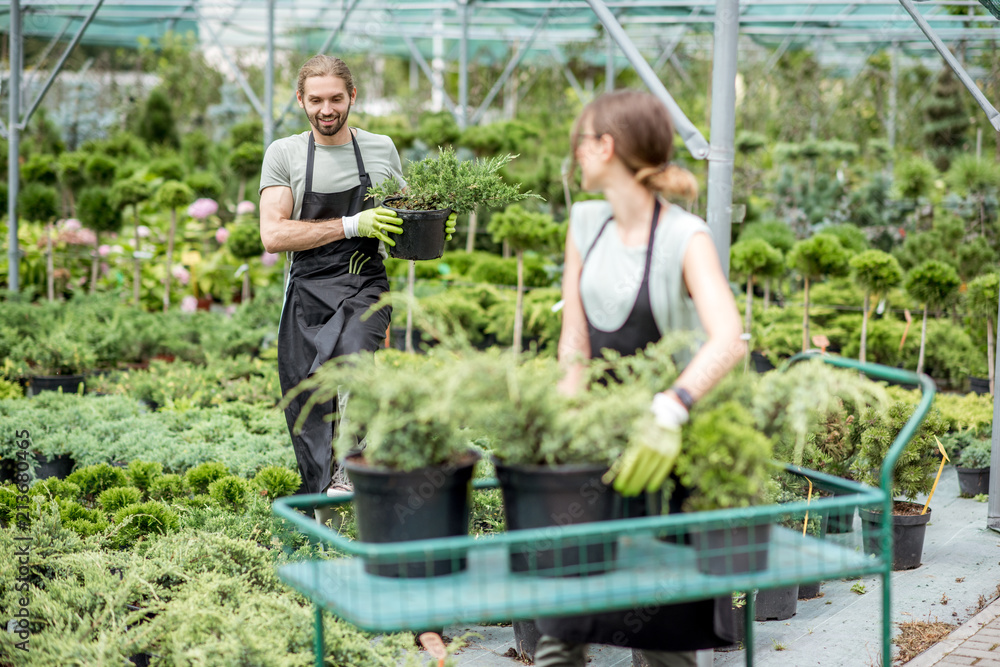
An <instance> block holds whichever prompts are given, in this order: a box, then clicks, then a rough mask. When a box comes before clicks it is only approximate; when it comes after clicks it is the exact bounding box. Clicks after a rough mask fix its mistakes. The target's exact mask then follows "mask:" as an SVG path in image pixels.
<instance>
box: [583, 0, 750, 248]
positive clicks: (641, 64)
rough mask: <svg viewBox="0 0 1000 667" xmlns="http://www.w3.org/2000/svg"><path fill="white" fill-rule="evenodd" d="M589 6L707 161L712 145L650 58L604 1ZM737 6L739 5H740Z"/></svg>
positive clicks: (688, 141) (593, 0)
mask: <svg viewBox="0 0 1000 667" xmlns="http://www.w3.org/2000/svg"><path fill="white" fill-rule="evenodd" d="M587 4H589V5H590V7H591V9H593V10H594V14H596V15H597V18H598V19H600V21H601V23H602V24H603V25H604V28H605V29H606V30H607V31H608V34H609V35H611V38H612V39H613V40H614V41H615V42H616V43H617V44H618V46H619V47H620V48H621V50H622V53H624V54H625V57H626V58H627V59H628V61H629V62H630V63H631V64H632V67H634V68H635V71H636V73H637V74H638V75H639V78H640V79H642V81H643V83H645V84H646V86H647V87H649V89H650V91H652V93H653V94H654V95H656V96H657V97H659V98H660V100H661V101H662V102H663V104H664V105H666V107H667V110H668V111H669V112H670V118H671V119H672V120H673V121H674V128H675V129H676V130H677V132H678V134H680V135H681V136H682V137H683V138H684V145H685V146H687V149H688V151H690V153H691V156H692V157H693V158H695V159H696V160H704V159H705V158H707V157H708V151H709V148H708V142H707V141H706V140H705V137H703V136H702V135H701V132H699V131H698V128H696V127H695V126H694V124H693V123H692V122H691V121H690V120H688V117H687V116H685V115H684V112H683V111H682V110H681V108H680V107H679V106H677V102H675V101H674V98H673V97H671V96H670V93H669V92H668V91H667V88H666V87H665V86H664V85H663V82H662V81H660V79H659V78H658V77H657V76H656V72H654V71H653V68H652V67H650V66H649V63H647V62H646V59H645V58H643V56H642V54H641V53H639V49H637V48H636V47H635V44H633V43H632V40H631V39H629V36H628V34H627V33H626V32H625V30H624V29H623V28H622V27H621V25H620V24H619V23H618V19H616V18H615V16H614V14H612V13H611V10H610V9H608V7H607V5H605V4H604V2H603V0H587ZM728 4H729V3H728V2H726V6H728ZM735 4H738V2H737V3H735ZM717 12H718V10H717ZM737 16H738V14H733V16H732V18H731V19H730V20H731V22H732V23H733V28H732V30H733V44H732V49H733V54H732V57H733V80H732V81H731V82H730V83H731V84H732V86H733V89H734V91H733V96H734V100H735V94H736V93H735V87H736V84H735V80H736V39H735V33H736V31H737V29H738V27H739V25H738V21H737V20H736V17H737ZM732 113H733V111H732V105H730V114H732ZM731 143H732V142H731V141H730V145H731ZM730 167H731V165H730ZM731 189H732V186H730V190H731ZM727 248H728V244H727ZM727 254H728V250H727Z"/></svg>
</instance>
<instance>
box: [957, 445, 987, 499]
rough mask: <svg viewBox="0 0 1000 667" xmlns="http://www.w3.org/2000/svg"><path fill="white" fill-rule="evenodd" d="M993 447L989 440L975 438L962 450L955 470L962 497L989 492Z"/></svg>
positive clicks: (971, 496)
mask: <svg viewBox="0 0 1000 667" xmlns="http://www.w3.org/2000/svg"><path fill="white" fill-rule="evenodd" d="M992 451H993V447H992V446H991V443H990V441H989V440H976V441H974V442H973V443H972V444H971V445H969V446H968V447H966V448H965V449H963V450H962V455H961V457H960V458H959V459H958V464H957V465H956V466H955V471H956V472H957V473H958V489H959V493H960V494H961V496H962V497H963V498H973V497H975V496H978V495H979V494H981V493H989V492H990V460H991V455H992Z"/></svg>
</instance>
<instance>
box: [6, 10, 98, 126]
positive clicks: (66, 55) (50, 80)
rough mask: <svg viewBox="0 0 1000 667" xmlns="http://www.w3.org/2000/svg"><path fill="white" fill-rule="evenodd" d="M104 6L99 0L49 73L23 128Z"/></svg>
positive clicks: (25, 119) (27, 114)
mask: <svg viewBox="0 0 1000 667" xmlns="http://www.w3.org/2000/svg"><path fill="white" fill-rule="evenodd" d="M103 4H104V0H97V2H95V3H94V8H93V9H92V10H90V14H88V15H87V18H86V19H85V20H84V21H83V25H81V26H80V29H79V30H77V31H76V34H75V35H73V41H71V42H70V43H69V46H67V47H66V50H65V51H63V54H62V57H61V58H59V62H57V63H56V66H55V67H53V68H52V71H51V72H50V73H49V78H48V80H46V81H45V85H44V86H42V89H41V90H40V91H39V92H38V95H37V96H36V97H35V101H34V102H33V103H32V104H31V107H29V108H28V112H27V113H26V114H24V120H22V121H21V127H22V128H25V127H27V126H28V121H30V120H31V115H32V114H33V113H35V109H37V108H38V105H39V104H41V103H42V98H43V97H45V93H47V92H49V88H51V87H52V84H53V82H54V81H55V80H56V76H57V75H58V74H59V72H60V71H62V68H63V65H64V64H66V59H67V58H69V54H70V53H72V52H73V49H74V48H76V45H77V44H79V43H80V39H81V38H82V37H83V33H85V32H86V31H87V27H88V26H89V25H90V22H91V21H93V20H94V16H96V15H97V10H99V9H100V8H101V5H103Z"/></svg>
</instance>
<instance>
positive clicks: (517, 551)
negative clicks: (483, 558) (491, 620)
mask: <svg viewBox="0 0 1000 667" xmlns="http://www.w3.org/2000/svg"><path fill="white" fill-rule="evenodd" d="M495 464H496V471H497V480H498V481H499V482H500V491H501V494H502V495H503V504H504V516H505V517H506V520H507V530H524V529H527V528H546V527H549V526H567V525H571V524H579V523H590V522H592V521H610V520H611V519H613V518H614V509H615V502H614V496H615V494H614V493H613V492H612V491H611V488H610V487H608V486H607V485H606V484H604V482H602V481H601V476H602V475H603V474H604V473H605V472H606V471H607V466H602V465H586V464H584V465H564V466H556V467H552V466H517V465H506V464H504V463H501V462H499V461H496V462H495ZM556 537H558V534H557V533H555V531H553V538H556ZM551 542H552V541H551V540H542V541H540V542H539V543H538V544H537V545H533V546H529V545H514V546H512V547H511V553H510V569H511V571H512V572H529V573H531V574H538V575H543V576H574V575H581V574H598V573H601V572H607V571H608V570H609V569H611V567H612V566H613V564H614V559H615V555H616V553H617V541H616V540H614V539H610V540H609V541H601V540H598V541H595V542H590V543H588V544H586V545H583V544H574V545H572V546H564V547H561V548H558V549H557V548H554V547H555V545H553V544H552V543H551Z"/></svg>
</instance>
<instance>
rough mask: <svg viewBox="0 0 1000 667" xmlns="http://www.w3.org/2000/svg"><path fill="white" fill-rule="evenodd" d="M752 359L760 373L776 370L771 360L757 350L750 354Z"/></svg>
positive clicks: (755, 368)
mask: <svg viewBox="0 0 1000 667" xmlns="http://www.w3.org/2000/svg"><path fill="white" fill-rule="evenodd" d="M750 359H751V360H752V361H753V367H754V370H755V371H757V372H758V373H766V372H768V371H773V370H774V364H772V363H771V360H770V359H768V358H767V357H765V356H764V355H763V354H761V353H760V352H757V351H756V350H754V351H753V352H751V353H750Z"/></svg>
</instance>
